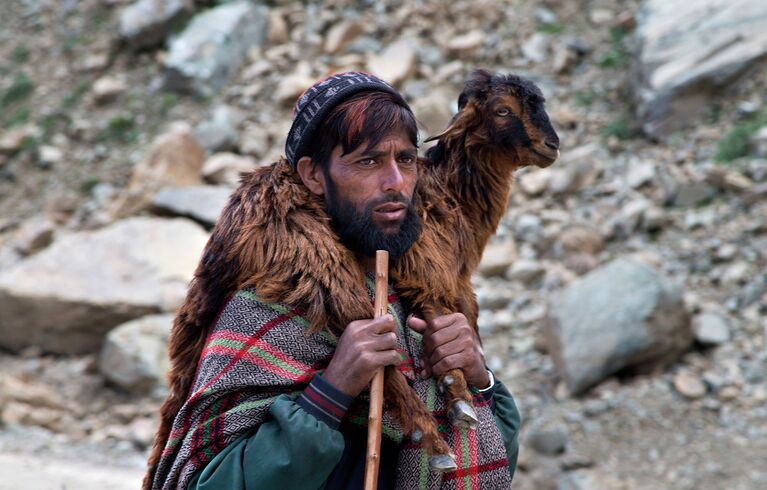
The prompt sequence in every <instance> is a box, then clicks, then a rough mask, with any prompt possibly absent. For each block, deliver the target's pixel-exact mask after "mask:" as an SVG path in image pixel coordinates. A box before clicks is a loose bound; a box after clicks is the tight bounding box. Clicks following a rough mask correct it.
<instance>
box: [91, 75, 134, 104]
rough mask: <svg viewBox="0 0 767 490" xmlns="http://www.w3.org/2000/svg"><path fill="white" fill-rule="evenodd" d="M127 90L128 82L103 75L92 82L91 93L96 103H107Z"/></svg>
mask: <svg viewBox="0 0 767 490" xmlns="http://www.w3.org/2000/svg"><path fill="white" fill-rule="evenodd" d="M126 90H128V84H127V83H125V82H124V81H122V80H120V79H119V78H115V77H110V76H104V77H101V78H99V79H98V80H96V81H95V82H93V87H91V94H92V96H93V102H94V103H96V104H107V103H109V102H112V101H114V100H115V99H116V98H117V97H119V96H120V95H121V94H122V93H124V92H125V91H126Z"/></svg>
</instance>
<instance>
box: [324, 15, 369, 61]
mask: <svg viewBox="0 0 767 490" xmlns="http://www.w3.org/2000/svg"><path fill="white" fill-rule="evenodd" d="M363 32H365V26H364V25H363V24H362V22H360V21H359V20H356V19H345V20H342V21H340V22H338V23H336V24H335V25H333V26H332V27H331V28H330V29H329V30H328V33H327V35H326V36H325V46H324V49H325V52H326V53H328V54H338V53H341V52H342V51H344V50H345V49H346V47H347V46H348V45H349V44H351V43H352V42H353V41H354V40H355V39H357V38H358V37H359V36H360V35H361V34H362V33H363Z"/></svg>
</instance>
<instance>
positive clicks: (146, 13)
mask: <svg viewBox="0 0 767 490" xmlns="http://www.w3.org/2000/svg"><path fill="white" fill-rule="evenodd" d="M193 9H194V6H193V2H192V1H190V0H138V1H136V2H134V3H132V4H131V5H129V6H127V7H125V9H123V11H122V12H121V13H120V25H119V31H120V37H121V38H122V39H124V40H125V41H126V43H127V44H128V45H129V46H130V47H131V48H132V49H140V48H147V47H151V46H155V45H157V44H160V43H161V42H163V41H164V40H165V38H166V36H168V34H170V33H171V32H172V31H173V29H175V28H176V27H178V26H180V25H181V24H182V23H183V22H184V21H185V20H186V19H188V18H189V16H190V15H191V14H192V11H193Z"/></svg>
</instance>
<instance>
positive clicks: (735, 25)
mask: <svg viewBox="0 0 767 490" xmlns="http://www.w3.org/2000/svg"><path fill="white" fill-rule="evenodd" d="M765 18H767V2H764V1H763V0H698V1H695V2H690V1H688V0H645V1H644V2H643V5H642V9H641V13H640V15H639V19H638V25H637V40H638V47H639V50H640V54H639V56H638V57H637V58H636V64H635V67H634V68H635V70H634V71H635V75H636V80H635V84H636V92H637V94H638V98H639V101H638V102H639V104H638V113H639V117H640V118H641V120H642V124H643V129H644V131H645V132H646V133H647V134H648V135H651V136H653V137H656V138H662V137H663V136H665V135H669V134H671V132H672V131H673V130H675V129H678V128H680V127H682V126H683V125H684V124H686V123H688V122H689V121H694V120H695V118H694V116H695V115H698V114H701V113H703V112H705V111H708V110H709V109H710V107H709V103H708V102H709V101H710V100H711V96H712V95H714V94H716V93H721V92H723V91H724V90H726V89H727V88H728V87H729V86H730V84H732V83H733V82H734V81H736V80H737V79H738V78H739V77H741V76H742V75H744V74H746V73H747V72H748V71H749V70H750V69H754V68H756V67H757V66H763V65H764V62H765V60H767V29H765V28H764V19H765Z"/></svg>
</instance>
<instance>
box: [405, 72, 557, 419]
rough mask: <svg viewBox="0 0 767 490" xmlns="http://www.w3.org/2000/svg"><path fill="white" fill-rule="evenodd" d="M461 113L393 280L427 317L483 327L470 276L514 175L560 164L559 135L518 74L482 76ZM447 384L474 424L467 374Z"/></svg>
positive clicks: (424, 191)
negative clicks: (453, 315)
mask: <svg viewBox="0 0 767 490" xmlns="http://www.w3.org/2000/svg"><path fill="white" fill-rule="evenodd" d="M458 107H459V112H458V114H456V116H455V117H454V118H453V120H452V121H451V123H450V125H449V127H448V128H447V129H446V130H445V131H444V132H443V133H442V134H440V135H438V136H435V137H433V138H430V139H432V140H433V139H437V140H438V143H437V145H436V146H434V147H433V148H431V149H430V150H429V151H428V153H427V162H426V165H425V169H424V171H422V173H421V175H419V186H422V188H421V190H420V191H419V192H418V193H417V196H418V198H419V199H421V202H420V203H419V208H420V209H422V210H423V213H422V219H423V222H424V233H423V239H420V240H419V241H417V242H416V243H415V244H414V245H413V249H412V250H411V251H410V253H408V254H407V255H406V256H405V257H403V258H402V259H401V260H400V261H398V262H397V264H395V269H394V272H393V274H392V277H393V278H394V279H395V281H396V284H397V289H398V291H399V293H400V295H401V296H402V297H403V298H405V299H406V300H409V302H410V304H411V305H412V306H413V307H415V308H416V309H420V310H421V311H422V312H423V313H424V316H425V317H426V318H427V319H431V318H433V317H435V316H437V315H440V314H444V313H447V312H455V311H460V312H462V313H464V315H465V316H466V317H467V318H468V320H469V322H470V324H472V325H474V327H475V329H476V321H477V316H478V308H477V303H476V297H475V295H474V290H473V288H472V285H471V275H472V274H473V273H474V271H475V270H476V268H477V266H478V265H479V261H480V259H481V258H482V252H483V251H484V248H485V245H487V242H488V240H489V239H490V237H491V236H492V235H493V233H495V230H496V228H497V227H498V223H499V222H500V220H501V218H502V217H503V214H504V213H505V211H506V207H507V203H508V197H509V191H510V189H511V184H512V180H513V172H514V170H516V169H517V168H520V167H522V166H526V165H536V166H539V167H547V166H549V165H551V164H552V163H554V161H555V160H556V159H557V158H558V156H559V137H558V136H557V134H556V132H555V131H554V129H553V128H552V126H551V123H550V122H549V118H548V115H547V114H546V112H545V110H544V98H543V95H542V94H541V92H540V90H539V89H538V87H536V86H535V85H534V84H533V83H532V82H530V81H528V80H525V79H523V78H520V77H517V76H514V75H506V76H504V75H495V76H494V75H492V74H491V73H490V72H487V71H483V70H477V71H475V72H474V73H473V74H472V76H471V78H470V79H469V80H468V81H467V82H466V85H465V87H464V90H463V92H462V93H461V95H460V97H459V99H458ZM435 239H436V240H435ZM424 278H430V279H428V281H426V282H425V279H424ZM425 284H428V285H429V287H425V286H424V285H425ZM445 381H447V383H446V382H445ZM440 384H441V385H442V386H444V387H445V388H446V389H447V391H448V393H449V395H450V398H449V400H450V401H449V410H448V414H449V417H450V419H451V421H452V422H453V423H454V424H458V425H464V426H469V427H471V426H473V425H474V424H475V423H476V416H475V415H474V413H473V410H472V409H471V405H470V403H471V396H470V395H469V394H468V392H467V386H466V381H465V379H464V376H463V373H462V372H461V371H460V370H452V371H451V372H450V373H448V375H446V376H443V377H442V379H441V380H440ZM461 400H463V401H464V402H466V403H465V404H461V403H460V402H461Z"/></svg>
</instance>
